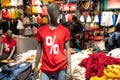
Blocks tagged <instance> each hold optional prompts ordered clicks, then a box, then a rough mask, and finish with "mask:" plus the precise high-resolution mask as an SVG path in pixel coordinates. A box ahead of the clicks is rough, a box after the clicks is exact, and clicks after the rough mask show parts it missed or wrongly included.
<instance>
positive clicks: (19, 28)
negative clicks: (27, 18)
mask: <svg viewBox="0 0 120 80" xmlns="http://www.w3.org/2000/svg"><path fill="white" fill-rule="evenodd" d="M17 21H18V23H17V29H18V30H22V29H24V26H23V23H22V21H21V20H19V19H18V20H17Z"/></svg>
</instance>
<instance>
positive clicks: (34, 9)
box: [32, 6, 37, 14]
mask: <svg viewBox="0 0 120 80" xmlns="http://www.w3.org/2000/svg"><path fill="white" fill-rule="evenodd" d="M32 13H33V14H34V13H37V9H36V6H32Z"/></svg>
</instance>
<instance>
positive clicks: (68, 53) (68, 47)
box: [65, 41, 72, 73]
mask: <svg viewBox="0 0 120 80" xmlns="http://www.w3.org/2000/svg"><path fill="white" fill-rule="evenodd" d="M65 48H66V51H67V60H68V69H69V72H70V73H71V72H72V70H71V54H70V41H67V42H66V43H65Z"/></svg>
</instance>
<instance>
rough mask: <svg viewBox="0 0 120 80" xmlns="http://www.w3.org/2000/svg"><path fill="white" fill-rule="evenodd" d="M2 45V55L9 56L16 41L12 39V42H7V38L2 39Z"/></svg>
mask: <svg viewBox="0 0 120 80" xmlns="http://www.w3.org/2000/svg"><path fill="white" fill-rule="evenodd" d="M2 43H3V53H5V54H10V52H11V50H12V48H13V46H16V40H15V39H14V38H12V40H11V41H10V42H9V41H8V40H7V37H6V36H4V37H2Z"/></svg>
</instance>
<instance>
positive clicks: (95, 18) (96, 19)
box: [93, 15, 99, 23]
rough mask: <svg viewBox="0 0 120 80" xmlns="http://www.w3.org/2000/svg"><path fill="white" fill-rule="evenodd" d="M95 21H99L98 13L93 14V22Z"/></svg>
mask: <svg viewBox="0 0 120 80" xmlns="http://www.w3.org/2000/svg"><path fill="white" fill-rule="evenodd" d="M95 22H96V23H98V22H99V18H98V15H95V16H94V20H93V23H95Z"/></svg>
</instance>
